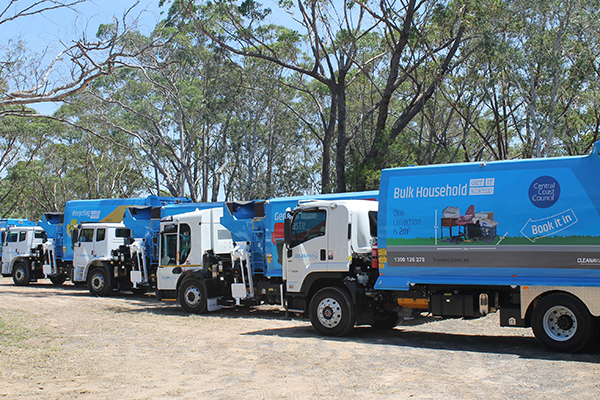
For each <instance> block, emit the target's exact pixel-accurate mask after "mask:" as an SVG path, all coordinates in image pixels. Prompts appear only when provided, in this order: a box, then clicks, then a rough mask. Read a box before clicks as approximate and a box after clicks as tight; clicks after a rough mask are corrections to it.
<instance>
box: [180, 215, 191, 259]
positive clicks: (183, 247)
mask: <svg viewBox="0 0 600 400" xmlns="http://www.w3.org/2000/svg"><path fill="white" fill-rule="evenodd" d="M191 247H192V241H191V230H190V226H189V225H188V224H180V225H179V264H183V263H184V262H185V260H187V258H188V256H189V255H190V249H191Z"/></svg>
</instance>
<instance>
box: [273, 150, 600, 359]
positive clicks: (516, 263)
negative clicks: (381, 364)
mask: <svg viewBox="0 0 600 400" xmlns="http://www.w3.org/2000/svg"><path fill="white" fill-rule="evenodd" d="M599 154H600V142H597V143H595V145H594V147H593V150H592V152H591V154H589V155H585V156H572V157H561V158H543V159H527V160H510V161H494V162H471V163H461V164H448V165H429V166H411V167H405V168H392V169H385V170H383V171H382V173H381V183H380V190H379V197H378V202H372V201H371V202H369V201H360V200H354V201H347V200H317V201H302V202H300V203H299V205H298V206H297V207H295V208H294V210H293V211H292V212H291V213H289V214H288V217H287V218H286V220H285V226H284V239H285V246H284V249H283V280H284V281H285V289H284V290H285V296H286V299H287V307H288V310H290V311H295V312H298V313H302V314H305V315H308V316H309V317H310V321H311V323H312V325H313V327H314V328H315V329H316V330H317V331H318V332H320V333H321V334H324V335H333V336H340V335H345V334H348V333H349V332H350V331H351V330H352V329H353V327H354V326H356V325H364V324H367V325H373V326H379V327H381V328H386V327H387V328H389V327H393V326H394V325H396V324H397V323H398V321H399V320H401V319H406V318H412V317H414V316H416V315H420V314H421V313H423V314H424V313H428V315H433V316H436V317H441V318H463V319H471V318H478V317H482V316H485V315H487V314H489V313H492V312H496V311H498V312H499V320H500V325H501V326H512V327H531V328H532V329H533V333H534V335H535V337H536V339H537V341H538V342H539V343H540V344H541V345H542V346H543V347H545V348H547V349H550V350H554V351H562V352H576V351H579V350H581V349H584V348H586V346H588V345H590V344H593V343H598V340H599V339H598V336H599V335H600V324H599V317H600V185H599V177H600V156H599Z"/></svg>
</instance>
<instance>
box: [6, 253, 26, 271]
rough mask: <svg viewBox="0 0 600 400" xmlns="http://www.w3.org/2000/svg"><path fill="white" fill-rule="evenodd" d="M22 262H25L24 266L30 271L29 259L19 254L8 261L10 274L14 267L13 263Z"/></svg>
mask: <svg viewBox="0 0 600 400" xmlns="http://www.w3.org/2000/svg"><path fill="white" fill-rule="evenodd" d="M19 262H22V263H24V264H25V266H26V267H27V268H28V269H29V271H31V261H30V260H29V258H27V257H23V256H19V257H15V258H13V259H12V261H11V262H10V272H9V273H10V274H12V272H13V270H14V269H15V264H17V263H19Z"/></svg>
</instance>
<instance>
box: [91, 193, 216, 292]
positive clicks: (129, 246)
mask: <svg viewBox="0 0 600 400" xmlns="http://www.w3.org/2000/svg"><path fill="white" fill-rule="evenodd" d="M222 205H223V203H218V202H217V203H192V202H182V201H178V202H175V203H168V204H162V205H156V204H154V205H138V206H130V207H127V208H126V210H125V214H124V215H123V221H122V223H121V224H120V225H119V228H122V229H125V232H126V234H127V237H126V238H125V239H124V240H121V241H119V243H116V244H115V245H114V246H112V247H111V248H110V250H109V251H107V253H106V254H107V256H106V257H105V258H103V259H94V260H91V259H90V260H89V261H88V262H92V264H89V266H88V268H87V269H88V273H87V274H86V276H87V282H88V289H89V291H90V293H91V294H92V295H94V296H108V295H110V294H111V293H112V292H115V291H119V290H133V291H138V292H148V291H154V290H155V289H156V285H157V267H158V264H159V254H158V248H159V243H158V240H159V232H160V223H161V220H162V219H164V218H168V217H170V218H171V219H172V216H173V215H178V214H185V213H189V212H192V211H200V210H204V209H214V208H219V207H221V206H222ZM196 222H198V223H199V222H201V219H200V220H199V221H196ZM207 227H208V225H206V224H205V225H204V227H200V228H199V229H200V231H201V232H202V234H204V230H205V229H206V228H207ZM188 234H189V232H188ZM194 236H197V237H200V236H201V234H199V233H195V235H194ZM188 237H189V236H188ZM175 239H176V238H175ZM166 244H170V243H166ZM189 244H190V243H189V242H188V245H189ZM169 251H176V249H175V247H171V248H170V250H169ZM175 257H176V254H174V255H173V259H175ZM162 272H164V271H162ZM164 276H165V274H164V273H163V274H162V275H159V277H158V278H159V279H161V278H164ZM170 277H171V275H167V278H170Z"/></svg>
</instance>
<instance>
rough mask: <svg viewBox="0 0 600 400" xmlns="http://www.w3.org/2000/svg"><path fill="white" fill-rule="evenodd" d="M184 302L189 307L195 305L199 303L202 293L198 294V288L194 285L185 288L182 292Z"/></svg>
mask: <svg viewBox="0 0 600 400" xmlns="http://www.w3.org/2000/svg"><path fill="white" fill-rule="evenodd" d="M184 298H185V302H186V303H187V304H188V305H189V306H190V307H196V306H198V305H199V304H200V301H201V300H202V295H201V294H200V290H199V289H198V288H197V287H195V286H190V287H189V288H187V289H186V290H185V293H184Z"/></svg>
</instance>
